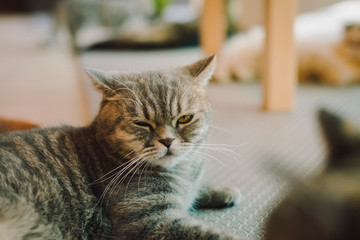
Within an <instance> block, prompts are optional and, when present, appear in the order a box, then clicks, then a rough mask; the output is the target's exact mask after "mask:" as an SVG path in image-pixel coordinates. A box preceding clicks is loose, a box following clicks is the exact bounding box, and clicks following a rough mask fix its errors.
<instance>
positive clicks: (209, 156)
mask: <svg viewBox="0 0 360 240" xmlns="http://www.w3.org/2000/svg"><path fill="white" fill-rule="evenodd" d="M192 152H194V153H198V154H201V155H203V156H205V157H208V158H211V159H214V160H216V161H217V162H219V163H220V164H221V165H223V166H224V167H227V168H229V166H228V165H226V164H225V163H223V162H222V161H221V160H219V159H218V158H216V157H214V156H213V155H210V154H207V153H204V152H200V151H196V150H192Z"/></svg>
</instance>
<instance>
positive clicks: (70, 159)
mask: <svg viewBox="0 0 360 240" xmlns="http://www.w3.org/2000/svg"><path fill="white" fill-rule="evenodd" d="M214 62H215V60H214V56H211V57H209V58H206V59H203V60H201V61H199V62H197V63H195V64H193V65H190V66H187V67H183V68H176V69H171V70H162V71H153V72H146V73H140V74H123V73H103V72H100V71H96V70H90V69H89V70H87V72H88V74H89V76H90V77H91V79H92V80H93V82H94V85H95V86H96V87H97V89H99V90H100V91H101V92H103V101H102V103H101V108H100V111H99V114H98V115H97V117H96V118H95V120H94V121H93V123H92V124H91V125H90V126H87V127H82V128H73V127H56V128H48V129H36V130H30V131H26V132H13V133H9V134H6V135H2V136H0V238H1V239H234V238H235V237H233V236H232V235H230V234H225V233H221V232H219V231H216V230H212V229H210V228H208V227H206V226H205V225H204V224H203V223H201V222H198V221H195V220H194V219H192V218H190V216H189V214H188V212H189V211H190V210H193V209H195V208H196V207H198V208H206V207H212V208H213V207H228V206H232V205H234V204H235V203H236V202H237V201H238V197H239V194H238V192H237V191H236V190H232V189H230V188H226V189H213V188H210V187H209V186H204V185H203V184H202V182H201V176H202V174H203V171H202V159H201V156H202V154H201V148H202V146H204V144H205V141H206V138H207V135H208V131H209V123H210V119H211V108H210V105H209V103H208V101H207V99H206V96H205V91H204V86H205V85H206V83H207V82H208V80H209V78H210V77H211V74H212V72H213V69H214ZM184 116H187V117H184ZM181 117H184V118H183V119H185V120H184V121H183V122H180V120H179V119H180V118H181ZM164 139H165V140H166V141H165V140H164ZM170 140H171V141H170Z"/></svg>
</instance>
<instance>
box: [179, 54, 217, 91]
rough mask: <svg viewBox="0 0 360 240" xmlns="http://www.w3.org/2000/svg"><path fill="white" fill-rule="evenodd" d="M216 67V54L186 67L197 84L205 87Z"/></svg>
mask: <svg viewBox="0 0 360 240" xmlns="http://www.w3.org/2000/svg"><path fill="white" fill-rule="evenodd" d="M215 67H216V55H215V54H213V55H211V56H208V57H206V58H203V59H201V60H200V61H197V62H195V63H193V64H191V65H188V66H186V67H185V69H186V70H187V71H188V72H189V73H190V76H191V77H192V78H193V81H194V83H195V84H197V85H199V86H201V87H205V86H206V85H207V84H208V82H209V80H210V79H211V77H212V75H213V73H214V71H215Z"/></svg>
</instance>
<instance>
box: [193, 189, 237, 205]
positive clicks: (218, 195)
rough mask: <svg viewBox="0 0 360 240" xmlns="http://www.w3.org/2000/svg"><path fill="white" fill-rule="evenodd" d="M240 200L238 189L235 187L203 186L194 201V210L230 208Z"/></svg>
mask: <svg viewBox="0 0 360 240" xmlns="http://www.w3.org/2000/svg"><path fill="white" fill-rule="evenodd" d="M240 199H241V194H240V191H239V189H237V188H235V187H216V188H213V187H210V186H203V187H202V188H201V189H200V191H199V194H198V197H197V198H196V200H195V208H225V207H232V206H234V205H235V204H237V203H238V202H239V201H240Z"/></svg>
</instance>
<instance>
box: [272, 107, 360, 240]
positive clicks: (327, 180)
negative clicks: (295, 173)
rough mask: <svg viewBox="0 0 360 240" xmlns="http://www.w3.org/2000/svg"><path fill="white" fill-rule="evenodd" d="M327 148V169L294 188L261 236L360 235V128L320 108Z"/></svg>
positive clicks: (320, 239) (293, 239)
mask: <svg viewBox="0 0 360 240" xmlns="http://www.w3.org/2000/svg"><path fill="white" fill-rule="evenodd" d="M319 119H320V125H321V128H322V130H323V133H324V137H325V140H326V143H327V145H328V147H329V156H328V159H327V167H326V169H325V170H324V172H323V173H322V174H320V175H319V176H316V177H315V178H314V179H309V180H307V181H301V182H300V181H296V183H294V188H293V189H292V191H291V192H290V193H289V194H288V196H286V197H285V199H283V200H282V201H281V202H280V204H279V205H278V206H277V207H276V209H275V210H274V211H273V212H272V213H271V214H270V218H269V220H268V223H267V226H266V233H265V239H266V240H279V239H282V240H300V239H301V240H343V239H346V240H357V239H360V131H359V130H357V129H356V128H355V127H354V126H353V125H352V124H350V123H348V122H347V121H344V120H343V119H342V118H340V117H339V116H337V115H335V114H333V113H329V112H327V111H324V110H322V111H320V112H319Z"/></svg>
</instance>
